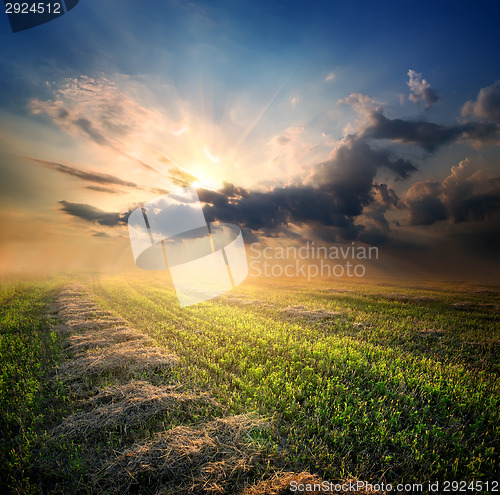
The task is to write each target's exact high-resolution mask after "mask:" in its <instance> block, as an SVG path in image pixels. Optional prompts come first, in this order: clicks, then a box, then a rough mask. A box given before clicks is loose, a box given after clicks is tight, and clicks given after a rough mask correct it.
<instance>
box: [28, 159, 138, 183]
mask: <svg viewBox="0 0 500 495" xmlns="http://www.w3.org/2000/svg"><path fill="white" fill-rule="evenodd" d="M23 158H26V159H28V160H30V161H32V162H34V163H36V164H38V165H41V166H42V167H45V168H50V169H51V170H56V171H57V172H61V173H62V174H66V175H71V176H72V177H77V178H78V179H81V180H84V181H87V182H95V183H97V184H114V185H119V186H127V187H134V188H136V187H137V184H134V183H133V182H129V181H126V180H123V179H120V178H119V177H115V176H114V175H109V174H101V173H100V172H85V171H83V170H80V169H78V168H75V167H70V166H69V165H63V164H62V163H57V162H50V161H47V160H40V159H38V158H32V157H29V156H27V157H23Z"/></svg>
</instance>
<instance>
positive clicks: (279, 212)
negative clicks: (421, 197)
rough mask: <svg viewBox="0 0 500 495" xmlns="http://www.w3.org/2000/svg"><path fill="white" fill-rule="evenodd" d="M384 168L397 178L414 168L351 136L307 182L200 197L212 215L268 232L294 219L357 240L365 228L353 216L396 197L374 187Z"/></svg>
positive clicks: (322, 233) (327, 235) (286, 228)
mask: <svg viewBox="0 0 500 495" xmlns="http://www.w3.org/2000/svg"><path fill="white" fill-rule="evenodd" d="M382 168H385V169H387V170H389V171H390V172H392V174H393V175H394V176H395V177H396V178H407V177H408V176H409V175H410V174H411V173H412V172H414V171H415V170H416V167H415V166H414V165H413V163H411V162H410V161H408V160H403V159H401V158H397V157H392V156H391V154H390V153H389V151H387V150H384V149H373V148H371V147H370V146H369V145H368V144H367V143H366V142H365V140H364V139H361V138H358V137H355V136H348V137H346V138H345V139H344V140H343V141H342V143H341V144H340V145H339V146H338V147H337V149H336V150H335V152H334V155H333V157H332V158H331V159H330V160H328V161H326V162H323V163H321V164H319V165H317V166H316V167H315V169H314V172H313V174H312V176H311V177H310V178H309V179H308V181H307V182H305V183H297V184H292V185H288V186H285V187H277V188H275V189H272V190H270V191H264V192H260V191H259V192H248V191H246V190H244V189H241V188H237V187H235V186H233V185H230V184H225V185H224V187H223V189H221V190H219V191H207V190H201V191H200V193H199V197H200V200H201V201H203V202H204V203H206V204H205V207H204V212H205V215H206V216H207V220H208V221H215V220H219V221H223V222H234V223H237V224H239V225H241V226H242V227H244V228H247V229H249V230H251V231H253V232H261V233H263V235H266V236H275V235H278V234H279V233H281V232H286V233H291V230H290V229H291V226H292V225H295V226H306V225H307V226H308V227H311V228H312V229H313V231H314V233H315V235H317V236H318V237H319V238H321V239H323V240H329V241H332V240H334V239H337V238H341V239H347V240H355V239H356V238H358V236H359V234H360V233H361V232H362V231H363V230H364V227H363V226H362V225H356V224H355V220H356V218H357V217H359V216H360V215H361V214H362V213H363V210H364V208H365V207H366V206H367V205H370V204H371V203H373V202H375V201H376V198H375V196H377V195H383V194H384V193H385V196H386V200H387V201H388V202H391V201H392V202H397V196H396V195H395V193H394V192H393V191H392V190H391V192H389V189H387V186H385V189H384V187H381V186H377V189H374V178H375V176H376V174H377V172H378V171H379V170H380V169H382ZM380 191H382V192H380ZM382 207H383V208H385V207H384V206H383V205H382Z"/></svg>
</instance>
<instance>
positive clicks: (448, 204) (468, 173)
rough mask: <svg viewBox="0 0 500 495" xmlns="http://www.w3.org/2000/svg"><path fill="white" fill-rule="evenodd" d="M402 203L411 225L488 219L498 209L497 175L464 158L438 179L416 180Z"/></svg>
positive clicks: (494, 215) (493, 216)
mask: <svg viewBox="0 0 500 495" xmlns="http://www.w3.org/2000/svg"><path fill="white" fill-rule="evenodd" d="M405 203H406V205H407V207H408V209H409V211H410V224H411V225H432V224H434V223H436V222H439V221H443V220H449V221H450V222H452V223H461V222H467V221H471V222H489V221H491V220H492V219H493V218H496V217H497V216H498V213H499V212H500V177H491V176H489V175H488V174H486V173H485V172H484V171H482V170H480V169H479V168H478V167H477V166H476V165H475V164H474V163H473V162H472V161H471V160H469V159H468V158H466V159H465V160H462V161H461V162H460V164H459V165H457V166H455V167H452V169H451V173H450V175H449V176H448V177H446V178H445V179H444V180H443V181H442V182H433V181H429V180H427V181H423V182H416V183H415V184H413V185H412V187H411V188H410V189H409V190H408V192H407V194H406V198H405Z"/></svg>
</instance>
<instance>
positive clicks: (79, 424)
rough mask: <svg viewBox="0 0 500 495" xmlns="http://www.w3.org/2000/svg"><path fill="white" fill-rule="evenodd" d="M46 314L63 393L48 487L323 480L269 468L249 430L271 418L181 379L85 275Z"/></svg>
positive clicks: (157, 489) (160, 487)
mask: <svg viewBox="0 0 500 495" xmlns="http://www.w3.org/2000/svg"><path fill="white" fill-rule="evenodd" d="M47 316H49V317H50V318H51V319H52V321H55V322H56V324H54V325H53V330H54V331H56V332H57V333H59V334H62V335H64V336H65V337H66V338H65V348H64V355H65V359H64V360H63V362H62V363H61V364H60V366H59V368H58V370H57V376H56V378H57V379H59V380H60V381H61V382H62V384H63V385H64V387H65V389H66V390H69V395H70V398H71V407H70V412H69V413H68V415H67V416H66V417H65V418H63V420H62V422H61V423H59V424H57V425H55V426H54V427H53V428H52V430H51V431H50V432H49V436H50V438H51V441H52V442H53V445H58V446H59V452H57V451H56V450H54V455H53V458H52V459H47V461H46V462H45V463H44V465H45V469H46V470H50V469H53V468H54V466H57V470H58V475H57V476H54V477H55V478H56V479H57V481H56V482H55V485H54V486H52V487H50V489H49V490H48V491H50V492H51V493H75V492H78V493H79V492H85V493H95V494H101V493H102V494H126V493H147V494H151V495H160V494H163V495H167V494H181V493H185V494H188V493H189V494H202V493H203V494H204V493H226V494H231V495H232V494H241V495H264V494H274V495H280V494H287V493H294V492H292V491H290V486H291V485H292V482H296V483H310V484H318V483H321V480H320V479H319V478H318V477H316V476H313V475H311V474H309V473H306V472H303V473H290V472H282V471H280V470H279V469H274V470H272V471H271V470H270V469H269V466H268V458H267V456H265V455H264V454H263V450H262V446H261V445H259V444H258V443H257V442H256V441H255V440H253V438H254V437H255V436H256V435H257V436H258V435H259V432H262V431H263V430H265V429H267V428H269V424H268V423H267V422H266V421H265V420H263V419H262V418H260V417H258V416H256V415H238V416H227V415H225V411H224V408H223V406H221V405H220V404H218V403H217V402H216V401H214V400H213V399H212V398H211V397H210V396H209V395H208V394H202V393H194V392H192V391H186V390H185V389H183V387H182V384H179V383H178V382H176V381H175V373H174V372H175V367H177V366H179V359H178V358H177V356H175V355H174V354H172V353H170V352H168V351H167V350H166V349H164V348H162V347H158V346H155V345H154V342H153V341H152V340H151V339H150V338H149V337H148V336H147V335H145V334H143V333H141V332H139V331H137V330H136V329H134V328H132V327H131V326H130V325H129V323H128V322H127V321H126V320H124V319H122V318H120V317H117V316H115V315H113V314H112V313H110V312H108V311H104V310H102V308H100V307H99V306H98V305H97V304H95V302H93V301H92V299H91V298H90V297H89V295H88V294H87V292H86V290H85V286H84V285H83V284H76V283H75V284H71V285H69V286H67V287H65V288H64V289H63V290H62V291H61V293H60V294H59V296H58V297H57V298H56V300H55V302H54V303H53V304H52V305H51V306H50V307H49V314H48V315H47ZM199 418H202V419H201V420H200V419H199ZM68 443H70V444H72V445H75V444H76V445H78V446H79V452H80V455H82V456H83V458H84V459H83V464H84V466H85V473H84V474H83V475H81V477H80V478H79V479H78V480H76V479H74V476H73V479H72V478H71V470H70V469H69V468H68V469H66V471H65V467H64V466H65V463H66V464H67V463H68V459H66V458H65V457H64V451H65V449H64V445H67V444H68ZM42 469H43V467H42ZM65 474H66V477H65ZM251 479H253V480H260V481H258V482H256V483H255V484H253V485H250V484H249V480H251ZM249 485H250V486H249ZM310 493H315V492H310ZM316 493H326V494H328V493H336V492H333V491H324V490H323V491H321V492H319V491H317V492H316ZM351 493H358V492H351ZM359 493H361V492H359ZM371 493H375V492H371Z"/></svg>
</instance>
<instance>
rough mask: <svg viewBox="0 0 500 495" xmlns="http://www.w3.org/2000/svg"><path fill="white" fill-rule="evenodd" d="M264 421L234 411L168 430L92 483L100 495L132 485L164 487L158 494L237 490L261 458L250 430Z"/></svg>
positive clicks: (125, 454) (131, 452) (116, 463)
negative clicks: (212, 418)
mask: <svg viewBox="0 0 500 495" xmlns="http://www.w3.org/2000/svg"><path fill="white" fill-rule="evenodd" d="M266 425H267V423H266V422H265V421H264V420H263V419H261V418H258V417H256V416H253V415H239V416H231V417H228V418H221V419H217V420H215V421H211V422H209V423H206V424H204V425H201V426H199V427H197V428H193V427H188V426H178V427H176V428H172V429H171V430H168V431H165V432H162V433H159V434H157V435H156V436H155V437H154V438H153V439H152V440H150V441H146V442H144V443H141V444H137V445H135V446H133V447H132V448H131V449H129V450H127V451H126V452H125V453H124V454H123V455H121V456H120V457H118V458H117V459H116V460H114V461H113V462H111V463H110V464H109V465H108V466H106V467H105V468H104V469H103V470H102V471H101V472H100V474H99V476H98V477H97V478H96V479H95V482H94V487H95V488H97V489H98V490H99V491H101V492H105V493H125V492H128V491H129V490H131V489H132V488H133V487H134V486H137V485H140V486H141V487H145V486H156V487H157V486H158V485H163V488H162V490H160V493H231V494H232V493H237V492H238V491H239V490H241V488H242V487H243V486H244V484H245V478H246V477H247V476H248V473H249V472H250V471H251V470H252V469H253V468H254V467H255V466H256V465H257V464H258V463H259V461H262V459H261V458H260V456H259V454H258V449H256V448H253V445H252V441H251V439H250V436H249V434H250V433H251V432H252V431H255V430H256V429H262V428H264V427H266ZM236 487H239V489H236Z"/></svg>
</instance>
